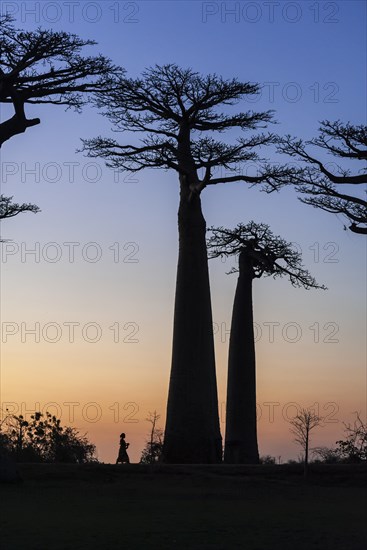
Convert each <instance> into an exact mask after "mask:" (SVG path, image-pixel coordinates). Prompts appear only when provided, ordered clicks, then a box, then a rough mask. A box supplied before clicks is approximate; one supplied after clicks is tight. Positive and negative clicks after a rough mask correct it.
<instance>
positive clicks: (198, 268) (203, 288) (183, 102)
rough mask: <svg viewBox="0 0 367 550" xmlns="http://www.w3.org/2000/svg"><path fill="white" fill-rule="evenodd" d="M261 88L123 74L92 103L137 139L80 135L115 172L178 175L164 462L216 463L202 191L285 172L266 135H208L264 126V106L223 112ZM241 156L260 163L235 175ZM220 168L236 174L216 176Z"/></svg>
mask: <svg viewBox="0 0 367 550" xmlns="http://www.w3.org/2000/svg"><path fill="white" fill-rule="evenodd" d="M258 90H259V87H258V85H256V84H249V83H242V82H238V81H237V80H236V79H232V80H224V79H223V78H221V77H219V76H217V75H207V76H200V75H199V74H198V73H196V72H194V71H193V70H192V69H181V68H179V67H178V66H177V65H173V64H171V65H164V66H155V67H153V68H150V69H147V70H146V71H145V72H143V74H142V77H141V78H136V79H127V78H121V79H120V82H119V84H118V85H117V86H116V88H115V89H113V90H111V91H109V92H107V93H100V94H97V102H96V103H97V106H98V107H100V108H101V109H103V111H104V114H105V115H106V116H107V117H108V118H109V120H110V121H111V122H112V123H113V124H114V129H115V130H116V131H128V132H132V133H133V134H134V133H138V134H140V135H139V136H138V137H139V138H140V140H137V139H136V137H135V136H134V139H133V141H132V142H130V144H120V143H118V142H117V141H116V140H115V139H109V138H102V137H97V138H94V139H90V140H84V150H85V151H87V152H88V155H89V156H91V157H102V158H104V159H105V160H106V163H107V165H108V166H110V167H113V168H115V169H118V170H127V171H131V172H139V171H140V170H142V169H144V168H165V169H173V170H175V171H176V172H177V173H178V176H179V186H180V204H179V211H178V230H179V258H178V268H177V281H176V296H175V312H174V334H173V351H172V366H171V377H170V385H169V396H168V404H167V421H166V428H165V439H164V451H163V459H164V460H165V461H166V462H170V463H195V462H196V463H215V462H220V461H221V455H222V446H221V435H220V430H219V417H218V399H217V385H216V376H215V360H214V341H213V323H212V311H211V302H210V288H209V276H208V260H207V250H206V242H205V233H206V224H205V219H204V216H203V213H202V209H201V198H200V195H201V192H202V191H203V189H204V188H206V187H207V186H210V185H215V184H218V183H229V182H233V181H244V182H247V183H250V184H256V183H264V184H265V187H266V188H267V189H268V190H271V189H273V188H274V187H275V186H276V182H278V181H280V180H281V179H282V178H283V177H285V173H286V170H285V169H282V168H279V167H272V166H270V165H269V164H268V163H266V162H265V161H262V160H261V159H260V158H259V156H258V154H257V152H256V148H258V147H260V146H261V145H268V144H270V143H272V142H274V140H275V138H274V136H272V135H271V134H269V135H265V134H263V133H259V134H257V135H254V136H251V137H249V138H247V139H246V138H244V137H239V138H238V139H237V140H236V141H235V143H232V144H227V143H224V142H223V141H217V140H215V139H214V137H213V133H214V132H220V133H223V132H225V131H226V130H230V129H233V130H235V131H236V132H237V133H238V132H239V131H246V130H255V129H257V128H259V127H262V128H263V127H264V125H266V123H268V122H270V121H271V118H272V115H271V113H270V112H263V113H256V112H255V113H254V112H238V113H237V114H233V115H231V114H229V111H230V107H231V106H233V105H235V104H237V102H238V101H239V100H241V99H243V98H244V97H246V96H247V95H251V94H256V93H257V92H258ZM218 107H221V108H222V109H223V112H221V111H220V110H218ZM195 135H196V136H197V137H196V138H195V137H194V136H195ZM246 161H258V164H259V171H258V174H257V175H255V176H247V175H242V174H239V173H238V171H236V170H237V169H238V166H239V165H240V164H241V163H244V162H246ZM221 167H222V168H225V169H226V170H227V172H232V174H233V175H226V176H225V175H221V174H220V173H219V174H217V175H215V174H214V175H213V173H214V171H215V170H216V169H218V168H221Z"/></svg>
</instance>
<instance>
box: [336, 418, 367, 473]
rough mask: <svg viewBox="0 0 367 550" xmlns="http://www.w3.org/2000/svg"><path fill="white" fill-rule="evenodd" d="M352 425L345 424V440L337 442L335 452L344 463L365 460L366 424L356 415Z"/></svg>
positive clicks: (366, 456) (366, 443) (366, 451)
mask: <svg viewBox="0 0 367 550" xmlns="http://www.w3.org/2000/svg"><path fill="white" fill-rule="evenodd" d="M355 414H356V419H355V420H354V423H353V425H351V424H345V432H346V439H344V440H339V441H337V442H336V443H337V445H338V447H337V452H338V453H339V456H340V457H341V459H342V460H343V461H344V462H363V461H365V460H367V424H366V423H365V422H363V420H362V419H361V417H360V416H359V414H358V413H355Z"/></svg>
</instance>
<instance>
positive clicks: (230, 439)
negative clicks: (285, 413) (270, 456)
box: [208, 221, 324, 464]
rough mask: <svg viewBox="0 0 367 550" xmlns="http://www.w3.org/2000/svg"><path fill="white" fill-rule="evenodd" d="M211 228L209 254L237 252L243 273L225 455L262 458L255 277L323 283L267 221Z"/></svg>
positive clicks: (231, 459)
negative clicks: (257, 393)
mask: <svg viewBox="0 0 367 550" xmlns="http://www.w3.org/2000/svg"><path fill="white" fill-rule="evenodd" d="M210 232H211V237H210V238H209V239H208V251H209V257H210V258H217V257H223V256H224V257H226V256H236V257H238V267H235V268H233V269H232V270H231V271H230V273H239V276H238V280H237V287H236V294H235V298H234V304H233V312H232V323H231V332H230V341H229V356H228V384H227V405H226V407H227V410H226V436H225V449H224V461H225V462H228V463H235V464H238V463H245V464H258V463H259V451H258V443H257V429H256V361H255V341H254V329H253V306H252V283H253V280H254V279H258V278H260V277H262V276H272V277H274V278H276V277H283V276H286V277H288V278H289V280H290V282H291V284H292V285H293V286H296V287H301V286H302V287H304V288H306V289H309V288H324V287H319V286H318V285H317V283H316V281H315V279H314V278H313V277H312V276H311V275H310V274H309V272H308V271H307V270H306V269H305V268H304V267H303V265H302V262H301V255H300V254H299V252H297V251H296V250H294V249H293V248H292V245H291V243H287V242H286V241H285V240H284V239H282V238H280V237H278V236H275V235H274V234H273V233H272V232H271V231H270V229H269V226H268V225H266V224H257V223H255V222H253V221H252V222H250V223H248V224H247V225H243V224H238V225H237V226H236V227H235V228H234V229H225V228H223V227H219V228H213V227H212V228H210Z"/></svg>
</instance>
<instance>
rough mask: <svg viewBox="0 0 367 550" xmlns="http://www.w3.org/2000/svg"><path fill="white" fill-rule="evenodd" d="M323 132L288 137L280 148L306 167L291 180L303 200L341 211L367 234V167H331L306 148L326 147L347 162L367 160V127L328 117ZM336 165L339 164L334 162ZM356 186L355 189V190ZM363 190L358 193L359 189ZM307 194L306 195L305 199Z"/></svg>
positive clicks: (352, 228) (353, 228)
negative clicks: (306, 137) (305, 137)
mask: <svg viewBox="0 0 367 550" xmlns="http://www.w3.org/2000/svg"><path fill="white" fill-rule="evenodd" d="M319 131H320V135H319V137H317V138H314V139H312V140H310V141H306V142H303V141H302V140H301V139H296V138H292V137H291V136H289V135H288V136H286V137H285V138H283V139H282V140H280V143H279V150H280V151H281V152H283V153H287V154H288V155H290V156H292V157H294V158H296V159H297V160H300V161H302V162H304V163H305V164H306V167H302V168H300V169H299V170H298V171H295V172H294V173H293V174H291V177H290V178H288V179H287V183H293V184H295V185H296V189H297V190H298V191H299V192H300V193H301V197H300V200H301V202H304V203H305V204H310V205H311V206H314V207H315V208H321V209H322V210H326V211H327V212H331V213H334V214H341V215H342V216H344V218H346V220H347V222H348V224H349V229H350V231H352V232H354V233H363V234H367V201H366V195H365V193H366V190H365V184H366V183H367V170H366V166H365V164H364V167H363V168H362V169H360V170H359V171H358V172H356V173H354V174H351V171H350V169H349V166H348V167H347V168H342V167H340V166H339V165H337V166H336V167H335V169H333V170H332V169H329V168H328V164H327V163H325V162H323V161H321V160H319V159H318V158H317V157H316V156H314V155H313V154H311V153H310V152H309V150H306V145H310V146H315V147H318V148H319V149H324V150H326V151H327V152H328V153H330V154H331V155H333V156H334V157H336V158H339V159H343V160H344V161H351V160H360V161H366V160H367V126H366V125H359V126H353V125H352V124H349V123H347V124H343V123H342V122H340V121H339V120H337V121H336V122H330V121H328V120H324V121H322V122H321V127H320V129H319ZM334 164H335V163H334ZM352 186H354V187H353V189H354V192H353V190H351V189H352ZM358 186H359V188H360V189H361V192H360V193H359V194H358V193H356V192H355V191H356V189H357V188H358ZM303 195H306V197H305V198H304V197H303Z"/></svg>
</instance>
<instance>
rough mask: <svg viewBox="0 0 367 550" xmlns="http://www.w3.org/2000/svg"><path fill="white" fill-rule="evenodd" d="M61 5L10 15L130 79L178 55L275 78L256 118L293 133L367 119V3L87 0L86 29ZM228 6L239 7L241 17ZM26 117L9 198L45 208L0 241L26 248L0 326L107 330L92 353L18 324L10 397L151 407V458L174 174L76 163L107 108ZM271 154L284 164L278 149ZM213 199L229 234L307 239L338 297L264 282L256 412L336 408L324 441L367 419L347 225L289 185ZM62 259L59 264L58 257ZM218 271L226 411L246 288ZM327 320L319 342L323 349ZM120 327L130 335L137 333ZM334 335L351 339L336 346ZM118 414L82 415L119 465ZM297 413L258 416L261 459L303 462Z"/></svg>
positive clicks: (215, 216)
mask: <svg viewBox="0 0 367 550" xmlns="http://www.w3.org/2000/svg"><path fill="white" fill-rule="evenodd" d="M54 4H55V3H52V2H23V3H15V2H3V9H4V6H5V7H6V6H7V7H8V9H9V10H12V9H16V8H18V11H17V13H16V14H15V16H16V17H17V25H18V26H19V27H24V28H28V29H31V28H34V27H36V26H38V25H41V26H43V27H46V28H49V27H50V26H52V27H53V28H54V29H56V30H59V29H63V30H67V31H70V32H73V33H76V34H78V35H80V36H82V37H85V38H92V39H95V40H96V41H97V42H98V46H96V47H94V48H92V49H91V50H90V51H91V52H95V53H97V52H101V53H103V54H104V55H107V56H109V57H111V58H112V59H113V61H114V62H115V63H117V64H121V65H122V66H124V67H125V68H126V69H127V71H128V73H129V74H130V75H131V76H137V75H139V74H140V72H141V71H142V70H143V69H144V68H145V67H146V66H150V65H153V64H156V63H157V64H163V63H171V62H175V63H177V64H179V65H181V66H190V67H192V68H194V69H195V70H197V71H199V72H202V73H208V72H216V73H218V74H221V75H223V76H224V77H227V78H232V77H234V76H235V77H237V78H239V79H241V80H244V81H250V82H258V83H260V84H261V85H262V86H263V88H262V93H261V95H260V96H259V98H258V100H257V101H256V102H254V103H253V102H244V105H241V109H242V110H247V109H256V110H267V109H274V110H275V118H276V120H277V121H278V125H276V126H274V127H272V128H271V129H272V130H273V131H276V132H277V133H279V134H286V133H291V134H293V135H296V136H298V137H302V138H305V139H310V138H312V137H313V136H315V135H316V132H317V128H318V126H319V121H320V120H322V119H329V120H336V119H341V120H342V121H344V122H347V121H350V122H352V123H355V124H360V123H366V99H365V90H366V53H365V51H366V49H365V44H366V4H365V3H364V2H359V1H356V2H354V1H348V2H344V1H339V2H321V1H320V2H308V1H302V2H284V1H278V2H273V3H272V4H273V5H274V8H273V9H274V12H271V11H270V6H269V3H267V2H200V1H191V2H180V1H167V2H155V1H147V2H112V1H108V0H107V1H104V2H76V3H72V4H73V5H74V8H73V9H74V10H75V12H74V15H75V18H74V21H73V20H71V19H72V18H71V17H70V12H69V8H68V7H67V4H66V5H65V3H64V2H59V3H58V5H59V6H60V8H59V10H58V11H56V8H55V6H54ZM45 6H46V7H45ZM70 9H71V8H70ZM231 9H235V10H237V11H236V15H230V14H229V10H231ZM32 10H36V15H34V14H33V15H32V13H31V11H32ZM37 10H39V13H37ZM60 10H61V11H60ZM271 13H274V17H273V18H272V17H271ZM59 15H60V17H61V18H60V20H59V21H55V22H53V20H55V19H57V17H58V16H59ZM115 18H116V20H115ZM93 19H96V22H93ZM256 19H258V20H256ZM132 20H135V22H132ZM293 20H294V22H292V21H293ZM251 21H252V22H251ZM3 112H4V114H5V113H6V112H7V110H6V109H4V111H3ZM28 115H29V116H32V115H34V116H40V118H41V124H40V125H39V126H37V127H34V128H30V129H29V130H28V131H27V132H26V133H25V134H23V135H20V136H16V137H14V138H13V139H12V140H10V141H9V142H7V143H6V144H5V145H4V147H3V149H2V152H1V163H2V192H3V193H5V194H7V195H14V198H15V199H16V200H18V201H30V202H34V203H36V204H38V205H39V206H40V207H41V209H42V212H41V213H40V214H37V215H36V216H33V215H24V216H19V217H17V218H14V219H12V220H9V221H6V222H3V223H2V228H1V230H2V233H1V234H2V237H3V238H6V239H12V242H13V243H14V246H15V247H14V248H13V249H12V248H11V246H10V245H8V246H9V247H10V248H7V252H8V256H7V258H6V260H7V261H6V262H5V261H4V251H3V255H2V265H1V270H2V289H1V298H2V300H1V306H2V320H3V322H4V321H5V322H14V323H16V324H17V325H19V327H20V326H21V323H22V322H26V323H29V324H31V323H35V322H40V323H41V325H42V326H44V325H45V324H47V323H50V322H54V323H57V324H59V325H60V326H62V324H63V323H64V322H68V321H73V322H74V321H75V322H79V323H80V326H82V325H83V324H85V323H88V322H95V323H97V324H98V325H100V326H101V327H102V329H103V335H102V338H101V340H100V342H97V343H95V344H91V343H90V342H86V341H85V339H84V340H83V338H82V336H81V335H80V334H79V333H78V334H77V336H76V340H77V341H76V342H74V343H70V342H69V341H68V339H67V337H66V335H65V332H64V333H63V335H62V338H61V339H60V341H59V342H56V343H55V344H51V343H49V342H47V341H45V339H44V338H43V340H42V338H41V341H40V343H39V344H37V345H35V344H33V342H32V338H31V337H28V338H26V342H24V343H22V342H21V330H19V332H18V334H16V335H14V336H13V337H9V340H8V342H7V344H6V345H4V343H3V344H2V350H1V351H2V399H3V400H5V401H11V402H14V403H18V404H19V403H21V402H27V403H30V405H29V407H31V406H32V403H35V402H36V401H40V402H42V403H46V402H49V401H52V402H57V403H64V402H67V401H70V400H75V401H77V402H80V403H81V404H82V403H85V402H97V403H102V404H103V407H104V409H103V410H104V412H105V408H106V411H108V410H109V409H108V407H109V406H110V405H111V404H112V403H114V402H119V403H120V404H122V406H123V405H126V403H130V402H136V403H138V404H139V411H140V412H139V415H140V416H139V423H135V424H134V423H133V424H131V427H130V426H124V424H123V423H122V426H123V427H124V429H125V430H126V431H127V432H128V431H129V429H130V433H131V440H132V441H133V442H134V445H133V447H132V449H134V448H135V451H134V450H132V452H133V453H134V452H135V453H136V456H135V458H138V451H139V450H140V448H141V447H142V445H143V438H144V433H145V431H146V429H147V425H145V423H144V418H145V416H146V414H147V411H149V410H152V409H154V408H156V409H158V410H159V411H160V412H161V414H162V422H164V419H163V417H164V414H165V398H166V391H167V385H168V376H169V365H170V351H171V348H170V346H171V336H172V314H173V299H174V284H175V270H176V262H177V229H176V215H177V214H176V211H177V206H178V185H177V177H176V174H174V173H172V172H163V173H161V172H158V171H145V172H142V173H140V174H138V175H136V176H134V177H132V176H129V175H126V174H120V175H116V174H113V173H112V172H111V171H110V170H108V169H107V168H105V167H104V165H103V163H102V162H99V161H95V160H94V159H93V162H91V159H88V158H86V157H84V156H83V155H82V154H80V153H79V154H77V153H76V149H77V148H79V147H80V146H81V143H80V138H86V137H93V136H96V135H98V134H101V135H108V134H109V132H110V125H109V123H108V121H107V120H106V119H105V118H103V117H101V116H100V115H99V114H98V113H97V111H96V109H93V108H91V107H86V108H85V109H84V112H83V113H82V114H81V115H79V114H77V113H73V112H72V111H70V110H69V111H67V112H64V110H63V108H62V107H54V106H31V107H29V109H28ZM227 138H228V139H229V140H230V139H231V136H230V135H228V136H227V137H226V139H227ZM120 139H121V140H128V139H129V137H128V135H127V134H125V135H121V136H120ZM264 154H265V155H268V156H269V158H270V159H271V160H273V161H277V160H279V159H278V156H277V155H276V154H275V152H274V151H271V150H269V152H267V151H265V152H264ZM324 158H325V157H324ZM330 160H333V159H331V158H330ZM71 163H72V164H71ZM72 168H73V170H74V172H72ZM358 168H359V167H358ZM31 170H35V173H33V174H32V173H30V171H31ZM12 171H13V172H14V174H12V173H11V172H12ZM71 174H73V177H71ZM54 180H55V181H54ZM56 180H57V181H56ZM116 180H117V181H116ZM202 200H203V209H204V213H205V216H206V219H207V222H208V225H224V226H229V227H230V226H234V225H236V224H237V223H238V222H247V221H249V220H250V219H254V220H255V221H257V222H265V223H268V224H269V225H270V226H271V228H272V229H273V231H274V232H275V233H278V234H280V235H281V236H282V237H284V238H286V239H287V240H290V241H294V242H296V243H297V244H298V246H300V247H301V249H302V251H303V255H304V262H305V264H306V266H307V267H308V268H309V269H310V271H312V273H313V274H314V275H315V277H316V278H317V280H318V281H319V282H320V283H324V284H325V285H326V286H327V287H328V288H329V290H328V291H326V292H322V291H308V292H306V291H303V290H300V289H293V288H292V287H291V286H290V285H289V284H288V283H287V282H286V281H273V280H272V279H265V280H263V281H258V282H256V288H255V301H254V303H255V320H256V322H257V323H258V326H260V330H262V336H261V338H260V339H259V341H258V342H257V353H258V379H259V391H258V401H259V403H264V402H269V401H274V402H279V403H281V405H279V407H281V406H282V407H284V404H286V403H288V402H297V403H300V404H301V405H305V406H307V405H309V404H312V403H314V402H316V401H317V402H318V403H320V406H325V404H327V403H334V402H335V403H337V404H338V407H339V410H340V412H339V414H338V420H339V423H338V424H330V425H329V426H326V428H325V429H324V430H323V437H324V439H325V440H326V441H328V438H329V439H330V441H331V442H332V441H333V437H334V432H335V433H336V432H337V430H339V431H340V430H342V425H341V423H340V422H341V421H342V420H345V419H347V418H350V415H351V413H352V412H353V411H354V410H360V411H362V412H364V411H365V387H366V386H365V364H364V357H365V347H364V345H365V344H364V341H365V303H366V301H365V283H364V276H365V260H366V250H365V242H364V241H363V237H361V236H357V235H353V234H351V233H350V232H347V231H343V223H344V222H343V220H342V219H341V218H339V217H337V216H332V215H329V214H327V213H324V212H321V211H317V210H314V209H312V208H310V207H308V206H306V205H302V204H301V203H300V202H299V201H297V199H296V196H295V194H294V192H293V190H292V189H284V190H283V191H281V192H280V193H277V194H272V195H266V194H265V193H261V192H260V191H259V190H258V189H255V188H253V189H248V188H247V187H246V185H244V184H241V183H238V184H233V185H231V186H226V187H224V186H218V187H215V188H210V189H207V190H205V191H204V192H203V195H202ZM68 242H69V243H70V242H73V243H80V244H75V261H74V262H71V261H70V258H69V255H68V254H69V250H70V248H68V246H67V245H64V244H63V243H68ZM22 243H23V244H22ZM36 243H39V244H36ZM49 243H56V245H50V244H49ZM88 243H96V245H90V244H89V245H88ZM114 243H118V245H116V244H114ZM86 245H88V246H87V247H86V248H84V247H85V246H86ZM69 246H70V245H69ZM32 247H33V248H34V249H36V251H37V250H38V248H37V247H39V250H40V257H39V260H40V261H39V262H36V261H35V258H36V256H35V255H33V256H32V255H30V254H28V255H25V256H24V253H25V250H26V249H31V248H32ZM117 247H118V248H119V252H120V257H119V261H115V260H116V257H115V254H116V250H117ZM124 247H125V248H124ZM12 251H13V253H11V252H12ZM22 251H23V256H24V258H23V259H25V261H22ZM60 251H61V252H60ZM60 253H61V256H60V259H59V261H57V262H53V261H50V258H51V260H52V258H53V254H56V255H57V254H60ZM88 253H89V254H90V255H91V256H90V257H89V256H88ZM94 253H96V254H101V258H100V260H99V261H97V262H93V261H90V258H93V257H94V256H93V254H94ZM37 254H38V252H36V255H37ZM121 260H124V261H121ZM134 260H138V261H137V262H136V261H134ZM210 271H211V284H212V298H213V314H214V321H215V323H216V330H217V333H216V336H215V338H216V350H217V371H218V384H219V393H220V400H221V401H223V399H225V379H226V353H227V346H228V338H227V337H226V336H225V331H226V330H227V329H228V327H229V323H230V315H231V306H232V300H233V292H234V286H235V282H236V280H235V277H234V276H227V275H226V274H225V272H226V271H228V265H226V264H223V263H221V262H220V261H211V263H210ZM115 322H118V323H119V324H120V326H121V327H124V326H125V325H126V324H127V323H135V324H136V325H137V326H138V327H139V329H138V338H137V339H138V340H139V342H135V343H134V342H132V343H130V342H125V343H121V342H120V343H118V344H116V343H112V344H111V342H112V340H113V339H112V336H113V331H112V330H110V329H109V327H110V326H112V325H113V324H114V323H115ZM269 322H270V323H272V322H274V323H279V324H278V325H274V327H275V328H274V330H276V331H278V332H275V335H276V339H275V342H270V341H269V337H268V331H269V330H270V329H269V325H268V324H265V325H264V323H269ZM289 323H296V324H297V325H299V326H300V327H301V330H302V337H301V338H300V340H299V341H297V342H293V343H292V342H291V341H290V340H292V337H293V336H292V335H293V333H292V330H296V328H294V327H293V329H292V326H290V329H289V330H290V332H289V337H287V327H286V328H285V329H284V327H285V326H286V325H287V324H289ZM315 323H319V325H315ZM327 323H331V325H327ZM325 325H327V327H326V328H324V327H325ZM310 326H313V327H314V328H313V329H310V328H309V327H310ZM315 327H318V328H317V330H318V331H319V333H320V334H319V336H320V338H321V341H320V342H315V331H316V328H315ZM333 327H334V328H335V327H337V329H335V330H337V336H335V337H333V336H332V333H333V330H334V328H333ZM121 330H122V335H123V336H124V337H125V338H126V336H128V335H129V334H130V331H131V330H132V329H131V326H130V328H129V327H126V328H122V329H121ZM284 331H285V332H284ZM221 333H223V334H221ZM284 334H285V336H284ZM330 334H331V336H330ZM223 335H224V336H223ZM222 336H223V338H222ZM328 336H330V338H329V339H331V340H333V338H334V339H337V340H338V341H337V342H328V341H327V340H328ZM325 339H326V342H324V341H323V340H325ZM222 340H223V341H222ZM41 380H42V383H41V382H40V381H41ZM19 381H21V382H19ZM102 404H101V407H102ZM263 408H264V406H263ZM265 408H266V407H265ZM81 409H82V405H80V411H81ZM264 410H265V409H264ZM80 411H79V412H80ZM109 414H110V413H109V412H106V413H105V416H104V417H103V418H104V419H105V421H104V422H103V421H101V422H100V423H96V424H88V422H87V423H86V421H85V418H84V417H82V416H80V415H79V418H78V422H79V424H78V425H82V426H83V427H84V426H87V428H88V430H89V432H90V434H91V435H92V436H93V437H94V439H95V440H96V442H97V444H98V446H99V448H100V456H101V458H102V459H104V460H106V461H108V460H111V459H112V458H113V453H114V452H115V448H114V443H113V437H115V435H114V434H115V432H116V433H119V428H120V427H121V425H120V424H118V425H117V426H116V424H114V423H111V422H110V423H109V420H110V416H109ZM283 421H284V418H283V417H282V419H281V418H279V424H278V425H277V426H276V429H275V428H274V426H273V425H272V424H271V423H269V422H268V423H266V422H265V420H264V417H263V418H262V419H261V421H260V435H261V437H260V449H261V451H262V453H263V454H265V452H269V453H271V454H277V455H279V454H282V455H284V456H286V455H287V456H291V455H292V454H293V455H295V454H296V452H297V449H296V448H295V446H294V445H293V444H292V443H291V440H290V435H289V433H288V431H287V427H286V425H285V424H284V422H283ZM261 422H262V423H263V424H261ZM272 430H273V431H272ZM274 430H275V431H274ZM120 431H121V430H120ZM106 434H107V435H106ZM279 434H281V436H280V435H279ZM325 434H326V435H325ZM338 435H339V434H338ZM134 438H135V439H134Z"/></svg>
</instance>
